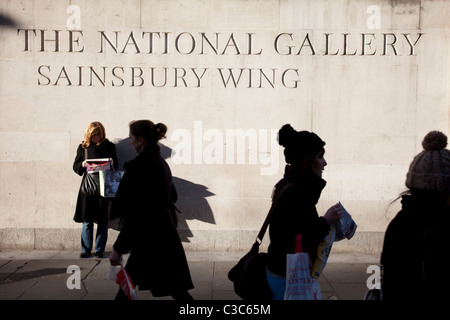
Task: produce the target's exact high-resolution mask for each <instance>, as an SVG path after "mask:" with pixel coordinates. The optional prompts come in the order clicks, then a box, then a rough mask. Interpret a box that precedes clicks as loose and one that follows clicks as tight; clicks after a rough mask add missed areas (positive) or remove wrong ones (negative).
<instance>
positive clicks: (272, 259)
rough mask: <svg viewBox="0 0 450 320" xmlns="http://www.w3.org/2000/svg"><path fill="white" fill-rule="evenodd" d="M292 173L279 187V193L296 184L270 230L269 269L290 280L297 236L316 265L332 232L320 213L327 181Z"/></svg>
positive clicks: (285, 196) (277, 210)
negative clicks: (289, 263)
mask: <svg viewBox="0 0 450 320" xmlns="http://www.w3.org/2000/svg"><path fill="white" fill-rule="evenodd" d="M288 168H289V167H288ZM292 170H293V169H287V170H286V173H285V175H284V178H283V179H282V180H280V182H278V183H277V185H276V186H275V193H276V192H277V190H280V189H281V188H282V186H283V185H285V184H287V183H295V185H294V186H292V187H289V188H288V189H286V190H285V191H284V193H283V194H282V195H281V197H280V199H279V200H278V203H277V205H276V207H275V209H274V210H275V211H274V213H273V216H272V218H271V222H270V226H269V236H270V244H269V248H268V263H267V267H268V268H269V270H270V271H271V272H273V273H276V274H278V275H281V276H286V254H288V253H294V248H295V236H296V235H297V234H299V233H301V234H302V240H303V251H307V252H309V254H310V257H311V261H312V262H313V263H314V261H315V259H316V258H317V247H318V245H319V244H320V243H321V242H322V241H323V239H324V237H325V236H326V235H327V234H328V232H329V230H330V228H329V226H328V224H327V222H326V221H325V219H324V218H323V217H319V215H318V214H317V210H316V204H317V202H318V200H319V197H320V194H321V192H322V189H323V188H324V187H325V185H326V182H325V180H323V179H322V178H320V177H318V176H316V175H313V174H307V175H305V176H303V177H300V176H299V175H297V174H295V172H293V171H292Z"/></svg>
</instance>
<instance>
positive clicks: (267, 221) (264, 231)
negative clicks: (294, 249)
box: [255, 182, 295, 246]
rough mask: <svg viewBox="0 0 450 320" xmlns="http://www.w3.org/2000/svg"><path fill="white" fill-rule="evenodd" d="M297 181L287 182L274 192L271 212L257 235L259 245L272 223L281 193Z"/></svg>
mask: <svg viewBox="0 0 450 320" xmlns="http://www.w3.org/2000/svg"><path fill="white" fill-rule="evenodd" d="M294 185H295V183H292V182H290V183H287V184H285V185H284V186H283V187H282V188H281V189H280V190H279V191H278V192H276V193H275V194H274V197H273V199H272V206H271V207H270V210H269V213H268V214H267V217H266V220H264V223H263V225H262V227H261V230H260V231H259V233H258V236H257V237H256V242H255V244H256V243H258V246H259V245H260V244H261V242H262V240H263V238H264V234H265V233H266V230H267V227H268V226H269V223H270V219H271V218H272V214H273V212H274V211H275V207H276V204H277V202H278V200H279V199H280V198H281V195H282V194H283V193H284V191H286V190H287V189H289V188H290V187H292V186H294Z"/></svg>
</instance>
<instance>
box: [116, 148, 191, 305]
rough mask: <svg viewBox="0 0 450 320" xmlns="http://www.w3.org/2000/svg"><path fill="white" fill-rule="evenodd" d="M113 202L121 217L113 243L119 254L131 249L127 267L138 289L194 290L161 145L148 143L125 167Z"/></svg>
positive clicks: (159, 291) (159, 293) (163, 292)
mask: <svg viewBox="0 0 450 320" xmlns="http://www.w3.org/2000/svg"><path fill="white" fill-rule="evenodd" d="M124 168H125V170H126V172H125V174H124V176H123V178H122V180H121V182H120V185H119V189H118V190H117V195H116V198H115V200H114V203H113V217H118V216H121V217H122V218H123V226H122V230H121V232H120V234H119V236H118V237H117V240H116V242H115V243H114V246H113V247H114V250H115V251H117V252H118V253H120V254H125V253H128V252H131V254H130V257H129V258H128V263H127V265H126V267H125V269H126V270H127V271H128V273H129V274H130V277H131V279H132V280H133V282H134V284H135V285H138V286H139V289H140V290H148V289H150V290H151V291H152V294H153V296H167V295H171V293H174V292H177V291H183V290H189V289H192V288H193V287H194V286H193V284H192V280H191V276H190V272H189V266H188V263H187V260H186V256H185V252H184V248H183V246H182V243H181V240H180V237H179V235H178V231H177V230H176V225H175V221H174V219H173V212H172V210H171V209H172V206H171V202H174V201H176V197H177V196H176V191H175V188H174V186H173V183H172V174H171V172H170V168H169V166H168V165H167V163H166V161H165V160H164V159H163V158H162V157H161V155H160V153H159V147H157V146H147V147H146V148H145V149H144V150H143V151H142V152H141V153H140V154H139V155H138V156H137V157H136V158H135V159H134V160H132V161H129V162H127V163H126V164H125V166H124Z"/></svg>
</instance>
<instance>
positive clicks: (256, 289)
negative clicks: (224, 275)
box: [228, 183, 294, 300]
mask: <svg viewBox="0 0 450 320" xmlns="http://www.w3.org/2000/svg"><path fill="white" fill-rule="evenodd" d="M293 185H294V183H288V184H286V185H284V186H283V187H282V188H281V189H280V191H279V192H277V193H276V194H275V196H274V198H273V201H272V206H271V208H270V210H269V213H268V214H267V217H266V219H265V221H264V223H263V226H262V227H261V230H260V231H259V233H258V236H257V237H256V241H255V243H254V244H253V246H252V248H251V249H250V251H249V252H248V253H247V254H246V255H245V256H243V257H242V258H241V259H240V260H239V262H238V263H237V264H236V265H235V266H234V267H233V268H231V270H230V271H229V272H228V279H229V280H230V281H231V282H233V286H234V292H236V294H237V295H238V296H240V297H241V298H242V299H244V300H271V298H272V291H271V290H270V287H269V284H268V282H267V278H266V265H267V257H268V255H267V253H265V252H259V246H260V245H261V243H262V239H263V237H264V234H265V233H266V230H267V227H268V225H269V223H270V219H271V216H272V214H273V212H274V209H275V206H276V203H277V202H278V200H279V199H280V197H281V194H282V193H283V192H284V191H285V190H286V189H288V188H289V187H291V186H293Z"/></svg>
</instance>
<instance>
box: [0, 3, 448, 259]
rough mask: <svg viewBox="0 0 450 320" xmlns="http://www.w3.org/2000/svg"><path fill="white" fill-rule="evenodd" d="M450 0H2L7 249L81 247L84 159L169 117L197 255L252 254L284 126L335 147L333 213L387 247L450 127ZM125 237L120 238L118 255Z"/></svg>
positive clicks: (184, 226) (168, 146) (362, 236)
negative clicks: (415, 170)
mask: <svg viewBox="0 0 450 320" xmlns="http://www.w3.org/2000/svg"><path fill="white" fill-rule="evenodd" d="M449 13H450V5H449V4H448V2H447V1H444V0H441V1H438V0H434V1H426V0H422V1H420V0H411V1H389V0H374V1H372V0H371V1H365V0H363V1H360V0H339V1H325V0H314V1H311V0H309V1H306V0H305V1H302V0H281V1H279V0H228V1H215V0H189V1H188V0H184V1H182V0H173V1H156V0H153V1H152V0H130V1H118V0H108V1H106V0H101V1H89V0H79V1H70V0H66V1H47V0H39V1H37V0H25V1H20V2H19V1H8V0H0V14H1V15H2V17H7V18H8V19H9V20H8V21H10V22H11V23H12V25H9V26H6V25H3V26H1V28H0V43H1V47H0V146H1V149H0V151H1V152H0V181H1V184H0V247H9V248H48V249H50V248H52V249H59V248H63V249H77V248H79V245H80V244H79V242H80V240H79V234H80V225H78V224H76V223H75V222H73V220H72V218H73V213H74V208H75V201H76V196H77V192H78V188H79V185H80V182H81V178H80V177H79V176H78V175H76V174H75V173H74V172H73V171H72V163H73V160H74V157H75V151H76V148H77V146H78V144H79V143H80V142H81V140H82V138H83V133H84V130H85V128H86V127H87V125H88V123H89V122H91V121H101V122H102V123H103V124H104V125H105V127H106V131H107V136H108V138H109V139H110V140H111V141H113V142H115V143H116V145H117V150H118V154H119V162H120V165H121V166H122V165H123V163H124V162H125V161H127V160H129V159H131V158H133V157H134V156H135V154H134V153H133V151H132V150H131V149H130V146H129V145H128V142H127V137H128V123H129V122H130V121H131V120H136V119H151V120H152V121H154V122H163V123H165V124H166V125H167V126H168V128H169V132H168V137H167V139H166V140H164V141H163V146H162V149H161V150H162V153H163V156H164V157H165V158H166V159H167V161H168V163H169V165H170V167H171V169H172V172H173V175H174V177H175V178H174V180H175V184H176V186H177V188H178V191H179V194H180V200H179V203H178V206H179V207H180V209H181V211H182V212H183V213H182V215H181V216H180V234H181V235H182V238H183V240H184V241H185V243H184V245H185V248H186V249H190V250H246V249H247V248H248V247H249V246H250V245H251V243H252V241H253V240H254V238H255V236H256V233H257V231H258V229H259V227H260V225H261V224H262V222H263V220H264V217H265V215H266V213H267V211H268V209H269V207H270V196H271V192H272V188H273V186H274V184H275V183H276V182H277V181H278V180H279V179H280V178H281V177H282V175H283V170H284V165H285V163H284V157H283V149H282V148H281V147H280V146H279V145H278V144H277V141H276V134H277V131H278V129H279V128H280V127H281V126H282V125H283V124H285V123H290V124H291V125H292V126H293V127H294V128H296V129H297V130H309V131H314V132H316V133H317V134H319V135H320V136H321V137H322V138H323V140H325V141H326V154H325V155H326V160H327V162H328V166H327V167H326V170H325V173H324V179H325V180H327V187H326V188H325V189H324V191H323V193H322V197H321V199H320V202H319V204H318V211H319V212H320V213H321V214H323V213H324V212H325V210H326V209H327V208H328V207H329V206H330V205H332V204H334V203H336V202H337V201H341V202H342V203H343V205H344V206H345V207H346V208H347V210H348V211H349V212H350V213H351V214H352V216H353V218H354V219H355V221H356V222H357V224H358V232H357V234H356V235H355V238H354V239H352V240H351V241H345V242H341V243H338V244H336V246H335V248H336V250H351V251H361V252H379V251H380V248H381V244H382V239H383V233H384V231H385V229H386V226H387V224H388V223H389V221H390V220H391V219H392V218H393V217H394V216H395V213H396V212H397V211H398V209H399V204H398V202H397V203H394V204H391V202H392V201H393V200H394V199H395V198H396V197H397V196H398V194H399V193H400V192H402V191H403V190H404V189H405V187H404V180H405V176H406V172H407V170H408V166H409V163H410V162H411V160H412V158H413V157H414V155H416V154H417V153H418V152H420V151H421V144H420V143H421V140H422V138H423V136H424V135H425V134H426V133H427V132H428V131H430V130H441V131H443V132H445V133H447V134H448V133H449V123H450V122H449V119H450V118H449V74H450V73H449V71H450V69H449V62H450V55H449V43H450V41H449V40H450V33H449V26H450V22H449V20H448V16H449ZM116 235H117V234H116V233H115V232H111V233H110V240H109V242H108V245H109V246H110V245H111V244H112V242H113V240H114V238H115V236H116Z"/></svg>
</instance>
